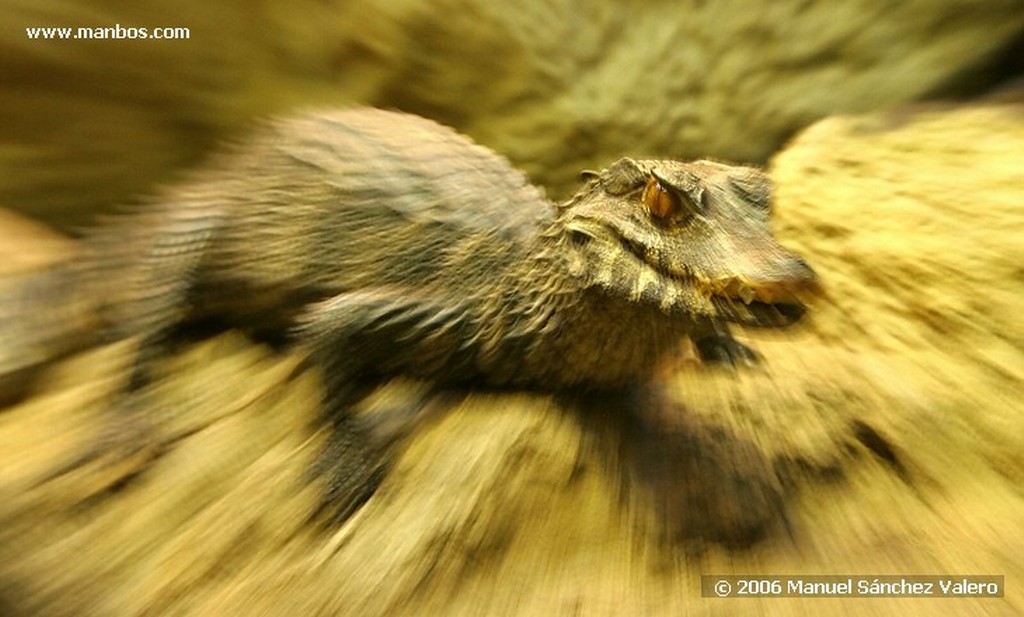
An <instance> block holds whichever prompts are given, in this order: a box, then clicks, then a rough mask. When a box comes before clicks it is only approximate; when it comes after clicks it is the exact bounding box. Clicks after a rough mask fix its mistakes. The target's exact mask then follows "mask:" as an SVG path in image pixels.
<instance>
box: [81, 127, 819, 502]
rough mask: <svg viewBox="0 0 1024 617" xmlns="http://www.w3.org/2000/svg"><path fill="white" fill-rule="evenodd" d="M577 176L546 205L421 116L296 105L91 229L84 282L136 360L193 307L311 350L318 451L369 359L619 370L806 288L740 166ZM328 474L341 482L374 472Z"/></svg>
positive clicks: (558, 385)
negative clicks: (323, 392) (325, 416)
mask: <svg viewBox="0 0 1024 617" xmlns="http://www.w3.org/2000/svg"><path fill="white" fill-rule="evenodd" d="M584 177H585V180H586V181H585V184H584V186H583V188H582V189H581V190H580V191H579V192H578V193H577V194H576V195H575V196H574V197H572V198H571V199H570V200H569V201H567V202H566V203H564V204H562V205H559V206H554V205H552V204H551V203H549V202H548V201H547V200H545V198H544V197H543V195H542V194H541V192H540V191H539V190H537V189H536V188H534V187H533V186H531V185H530V184H529V183H528V182H527V181H526V179H525V177H524V176H523V175H522V174H520V173H519V172H517V171H515V170H514V169H513V168H512V167H511V166H510V165H509V164H508V162H507V161H506V160H505V159H503V158H501V157H499V156H498V155H496V154H494V153H493V152H491V151H489V150H487V149H485V148H483V147H481V146H478V145H475V144H473V143H472V142H471V141H470V140H469V139H467V138H465V137H463V136H461V135H459V134H458V133H456V132H455V131H453V130H451V129H448V128H445V127H442V126H440V125H438V124H436V123H434V122H432V121H429V120H425V119H422V118H419V117H416V116H411V115H406V114H399V113H393V112H385V111H379V110H368V109H363V110H352V111H331V112H317V113H306V114H300V115H296V116H293V117H290V118H287V119H282V120H277V121H273V122H270V123H268V124H267V125H266V126H265V127H264V128H263V129H262V130H260V131H257V132H256V133H255V134H254V135H253V136H252V137H251V138H250V139H248V140H247V141H244V142H240V143H237V144H235V145H234V146H233V147H231V148H229V149H227V150H225V151H224V152H222V153H221V154H220V155H218V156H216V157H214V158H213V159H211V160H210V161H209V162H208V164H207V165H206V166H205V167H204V168H203V170H202V171H201V172H199V173H197V174H195V175H194V176H193V177H191V178H190V179H188V180H187V181H185V182H183V183H182V184H179V185H177V186H175V187H172V188H170V189H168V190H166V191H164V192H163V193H162V194H160V195H159V196H158V198H157V200H156V202H155V203H153V204H151V206H150V207H149V208H147V209H145V210H144V211H141V212H138V213H133V214H128V215H122V216H121V217H118V218H116V219H115V220H114V221H113V222H111V224H109V225H107V226H104V227H102V228H100V230H99V231H97V232H96V233H95V234H93V235H92V237H91V238H90V239H89V245H90V250H91V252H92V255H94V258H93V259H86V260H85V261H84V264H85V265H84V266H83V268H84V272H85V275H86V283H85V284H86V288H88V289H92V290H96V295H97V296H99V297H101V298H104V308H103V310H102V314H103V315H104V319H105V320H106V321H107V322H108V324H109V327H110V333H111V337H112V338H114V339H122V338H127V337H137V338H138V339H139V340H140V341H141V353H140V362H139V364H138V366H137V367H136V369H135V371H136V377H138V376H139V375H140V374H142V373H144V371H145V368H146V366H147V364H148V361H149V360H150V359H151V358H152V357H153V356H155V355H158V352H159V349H160V343H161V342H162V341H163V340H165V339H166V335H167V332H168V330H169V329H170V328H171V327H172V326H174V325H176V324H179V323H181V322H183V321H185V320H186V319H187V318H189V317H190V316H191V315H193V314H200V315H215V316H217V317H219V318H222V319H226V320H227V321H228V322H229V323H231V324H238V325H246V326H251V327H253V328H256V329H261V330H269V331H277V332H282V331H283V332H288V333H290V334H291V335H292V338H293V339H294V340H297V341H298V342H300V343H301V344H304V345H306V346H308V347H309V348H311V349H312V351H313V354H312V357H313V359H314V360H315V361H316V362H317V363H319V364H320V365H321V366H323V367H324V369H325V374H326V377H327V385H328V396H329V400H328V407H330V409H331V411H333V412H334V414H333V415H332V417H333V418H334V419H335V421H336V422H340V423H342V425H343V426H340V427H339V431H338V433H339V439H340V441H339V442H338V443H337V444H336V446H337V449H336V451H335V450H332V451H331V452H329V454H330V455H331V457H333V458H339V459H352V458H353V457H354V459H355V460H359V459H363V458H366V457H367V455H366V453H364V452H361V451H360V446H359V443H358V442H359V438H358V437H353V435H354V434H355V433H357V432H358V429H357V428H355V427H353V426H352V425H351V423H350V422H349V420H348V414H347V412H346V409H347V407H348V406H349V405H350V404H351V403H352V402H353V401H355V400H357V399H358V398H359V397H361V396H362V395H363V394H364V393H365V386H366V385H367V384H372V383H373V382H374V378H376V377H379V376H384V375H393V374H405V375H411V376H414V377H423V378H427V379H430V380H433V381H436V382H440V383H453V382H467V381H471V382H482V383H485V384H488V385H513V386H529V387H536V388H541V389H548V390H562V389H566V388H587V389H593V388H599V389H606V388H622V387H626V386H629V385H632V384H637V383H641V382H644V381H646V380H648V379H649V377H650V375H651V373H652V371H653V370H654V368H655V366H656V365H657V363H658V362H659V361H661V360H662V359H663V358H664V356H665V355H666V354H667V353H669V352H671V351H672V350H675V349H677V348H678V346H679V344H680V342H681V341H682V340H683V339H685V338H686V337H691V338H693V339H694V340H695V341H696V342H697V347H698V350H699V351H700V352H701V353H702V354H703V355H704V356H705V357H709V358H711V357H713V358H723V357H724V358H725V359H727V360H732V359H734V358H737V357H738V358H744V357H750V356H749V351H748V350H745V348H743V347H742V346H740V345H739V344H738V343H736V342H735V341H733V340H732V339H731V338H730V337H729V335H728V331H727V329H726V327H725V322H726V321H739V322H743V323H754V324H757V325H782V324H786V323H789V322H790V321H792V320H793V319H794V318H796V317H797V316H799V314H800V312H801V310H802V308H801V306H802V305H801V298H802V297H803V296H804V295H805V294H811V293H813V292H815V291H816V289H817V287H816V279H815V276H814V274H813V272H812V271H811V269H810V268H809V267H808V266H807V265H806V264H805V263H804V262H803V261H802V260H801V259H800V258H799V257H798V256H797V255H795V254H794V253H791V252H789V251H787V250H786V249H784V248H783V247H782V246H780V245H779V244H778V243H777V242H776V241H775V239H774V238H773V236H772V235H771V231H770V228H769V205H770V183H769V181H768V180H767V178H766V176H764V175H763V174H762V173H761V172H759V171H757V170H755V169H751V168H745V167H730V166H727V165H722V164H718V163H712V162H708V161H698V162H693V163H681V162H676V161H670V160H635V161H634V160H631V159H621V160H620V161H618V162H616V163H615V164H613V165H611V166H610V167H609V168H608V169H606V170H604V171H601V172H586V173H585V174H584ZM329 449H330V448H329ZM353 452H355V454H353ZM343 475H345V476H346V477H347V478H348V479H347V480H345V481H343V482H341V485H342V488H340V489H339V491H340V492H344V493H351V492H352V491H353V490H355V489H356V487H359V486H364V485H367V484H368V483H369V484H372V483H373V481H372V480H371V479H370V477H379V474H378V473H377V471H375V469H374V464H370V463H367V464H365V465H364V464H363V463H358V464H355V466H353V465H352V464H346V465H345V466H344V474H343Z"/></svg>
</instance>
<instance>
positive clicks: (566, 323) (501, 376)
mask: <svg viewBox="0 0 1024 617" xmlns="http://www.w3.org/2000/svg"><path fill="white" fill-rule="evenodd" d="M585 266H586V262H585V261H584V259H583V255H582V254H580V252H579V251H578V248H577V247H576V246H575V245H574V244H573V242H572V240H571V235H570V234H567V233H565V231H564V230H563V229H561V228H560V226H559V223H558V222H557V221H556V222H554V223H552V224H551V226H550V227H548V228H547V229H546V230H545V231H544V232H542V233H540V234H538V236H537V237H536V238H535V240H534V242H533V244H532V246H530V248H529V251H528V252H527V254H526V256H525V258H523V259H517V260H516V262H515V263H512V264H511V265H510V267H509V269H508V270H507V272H506V274H505V276H504V277H502V279H503V280H501V282H500V284H499V286H500V290H499V291H498V293H496V294H495V298H500V299H501V300H500V301H498V302H495V303H494V306H493V307H492V311H491V312H490V314H489V315H487V316H485V318H484V319H483V320H482V324H483V329H484V332H483V334H484V336H483V337H482V341H483V349H482V350H481V355H480V358H481V360H482V364H483V368H484V372H485V373H486V374H488V375H489V376H491V379H492V381H495V382H500V383H513V384H538V385H541V386H544V387H550V386H556V387H585V388H609V387H612V388H614V387H623V386H627V385H630V384H634V383H638V382H642V381H645V380H647V379H649V378H650V375H651V373H652V372H653V371H654V370H655V367H656V365H657V364H658V363H659V362H660V361H661V360H662V359H663V358H664V357H665V355H666V354H667V353H669V352H671V351H672V350H674V349H678V347H679V343H680V341H681V339H682V338H684V337H685V336H686V334H687V332H688V331H689V330H690V329H691V328H692V323H690V322H688V321H687V320H686V319H681V318H679V317H678V316H677V317H674V318H670V317H669V316H667V315H665V314H664V313H662V312H661V311H660V310H659V309H658V307H657V306H651V305H647V304H643V303H638V302H632V301H630V300H629V299H628V298H621V297H616V296H614V295H611V294H608V293H606V292H605V291H604V290H603V289H602V288H601V287H600V286H595V285H591V284H590V283H589V282H588V281H589V280H590V279H589V278H588V273H587V272H586V270H585Z"/></svg>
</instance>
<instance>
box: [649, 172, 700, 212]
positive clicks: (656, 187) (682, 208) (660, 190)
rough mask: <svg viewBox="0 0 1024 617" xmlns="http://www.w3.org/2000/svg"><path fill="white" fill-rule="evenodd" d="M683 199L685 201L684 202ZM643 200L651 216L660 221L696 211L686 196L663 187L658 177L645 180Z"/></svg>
mask: <svg viewBox="0 0 1024 617" xmlns="http://www.w3.org/2000/svg"><path fill="white" fill-rule="evenodd" d="M684 199H685V201H686V203H684ZM643 200H644V205H645V206H647V210H648V211H650V213H651V216H653V217H654V218H655V219H658V220H660V221H671V220H674V219H680V218H683V217H685V216H687V215H688V214H690V213H691V212H694V211H696V208H695V207H694V206H693V205H692V204H691V203H690V201H689V199H688V198H684V197H683V196H682V195H680V194H679V193H677V192H675V191H671V190H669V189H667V188H665V185H664V184H662V182H661V180H659V179H658V178H651V179H650V180H648V181H647V186H645V187H644V195H643Z"/></svg>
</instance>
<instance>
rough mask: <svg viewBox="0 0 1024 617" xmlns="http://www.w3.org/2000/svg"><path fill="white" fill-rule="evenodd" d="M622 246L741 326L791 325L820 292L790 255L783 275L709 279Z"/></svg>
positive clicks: (814, 279)
mask: <svg viewBox="0 0 1024 617" xmlns="http://www.w3.org/2000/svg"><path fill="white" fill-rule="evenodd" d="M623 244H624V247H623V248H625V249H626V250H627V251H628V252H629V253H630V254H631V255H632V256H633V258H634V259H636V260H637V261H639V262H640V263H641V264H643V266H645V267H647V268H650V269H652V270H654V271H656V272H658V273H660V275H661V276H665V277H668V278H670V279H672V280H674V281H676V282H678V283H680V284H681V285H683V286H686V287H690V288H692V289H696V290H697V291H699V292H701V293H702V294H703V295H704V296H705V297H707V298H708V299H709V301H710V302H711V305H712V306H713V307H714V309H715V312H716V313H717V316H718V317H720V318H721V319H724V320H725V321H730V322H733V323H737V324H742V325H745V326H752V327H760V328H779V327H785V326H788V325H791V324H793V323H795V322H796V321H798V320H799V319H800V318H801V317H803V315H804V313H806V311H807V309H806V305H807V303H808V302H810V301H811V300H812V299H813V298H814V297H815V296H817V295H819V294H820V293H821V287H820V285H819V283H818V279H817V277H816V276H815V274H814V272H813V271H812V270H811V269H810V267H808V266H807V265H806V264H805V263H804V262H803V261H802V260H801V259H800V258H799V257H797V256H795V255H793V256H792V258H791V263H790V264H787V268H786V269H787V270H790V271H791V274H790V273H789V272H787V273H786V274H787V276H782V277H779V278H776V279H766V280H751V279H749V278H747V277H743V276H731V277H721V278H716V279H711V278H708V277H704V276H700V275H699V274H698V273H695V272H692V271H690V270H688V269H685V270H684V271H683V272H681V273H680V272H676V271H675V270H674V269H670V268H665V267H664V266H659V265H657V264H653V263H651V262H650V261H649V260H648V259H647V258H645V256H644V251H643V250H642V249H641V248H640V247H638V246H634V245H633V243H631V242H628V241H627V242H624V243H623Z"/></svg>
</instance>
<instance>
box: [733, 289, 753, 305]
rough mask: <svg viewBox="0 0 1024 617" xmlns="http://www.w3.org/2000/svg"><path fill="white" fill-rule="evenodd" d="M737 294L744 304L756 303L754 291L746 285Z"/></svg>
mask: <svg viewBox="0 0 1024 617" xmlns="http://www.w3.org/2000/svg"><path fill="white" fill-rule="evenodd" d="M736 294H737V295H738V296H739V297H740V299H741V300H743V303H744V304H750V303H751V302H753V301H754V297H755V296H756V294H755V293H754V290H753V289H752V288H750V287H747V286H746V285H742V286H740V288H739V289H738V290H737V291H736Z"/></svg>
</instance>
